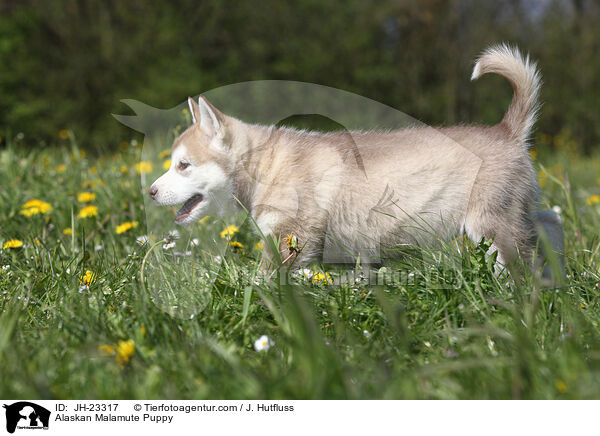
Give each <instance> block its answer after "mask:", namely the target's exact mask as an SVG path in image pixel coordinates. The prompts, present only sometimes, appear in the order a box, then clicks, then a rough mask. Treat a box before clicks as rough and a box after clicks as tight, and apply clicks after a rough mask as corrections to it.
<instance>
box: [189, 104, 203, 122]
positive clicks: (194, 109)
mask: <svg viewBox="0 0 600 436" xmlns="http://www.w3.org/2000/svg"><path fill="white" fill-rule="evenodd" d="M188 106H189V108H190V114H192V121H193V122H194V124H196V123H197V122H198V120H199V119H200V109H199V108H198V103H196V102H195V101H194V99H193V98H192V97H188Z"/></svg>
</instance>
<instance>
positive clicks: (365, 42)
mask: <svg viewBox="0 0 600 436" xmlns="http://www.w3.org/2000/svg"><path fill="white" fill-rule="evenodd" d="M599 9H600V8H599V6H598V4H597V2H594V1H586V0H544V1H539V2H529V1H525V0H499V1H485V2H482V1H477V0H445V1H444V0H422V1H417V0H401V1H394V0H382V1H380V2H377V3H370V2H362V1H359V0H346V1H344V2H341V1H334V2H322V1H317V0H300V1H297V2H295V3H294V4H293V5H292V4H286V3H281V2H279V1H275V0H263V1H261V2H245V1H242V2H233V1H230V0H225V1H218V0H203V1H198V0H195V1H192V0H179V1H177V2H168V1H156V2H152V3H151V5H150V3H149V2H147V1H143V0H128V1H127V2H120V1H117V0H86V1H85V2H81V1H77V0H55V1H52V2H47V1H40V0H22V1H18V2H17V1H15V0H0V13H1V15H0V96H1V98H0V131H2V130H7V129H10V130H11V131H12V132H13V133H16V132H18V131H22V132H25V134H26V138H30V141H31V143H32V144H34V143H35V144H37V143H38V141H39V140H40V139H42V140H44V141H46V142H47V143H52V142H54V141H55V140H56V137H57V132H58V131H59V130H61V129H64V128H69V129H72V130H74V131H75V133H76V135H77V136H78V137H79V138H80V139H81V140H82V142H83V143H84V145H86V146H89V147H95V148H100V149H103V148H107V147H108V148H109V147H113V146H114V145H115V144H116V143H118V141H119V140H120V138H122V137H130V136H131V134H132V133H131V131H129V130H127V129H125V128H124V127H122V126H120V125H119V124H118V123H117V122H116V121H115V120H114V119H112V117H111V116H110V113H112V112H117V113H123V112H126V111H127V109H125V108H124V106H122V105H121V104H120V103H119V100H120V99H122V98H133V99H137V100H141V101H144V102H146V103H148V104H150V105H154V106H157V107H163V108H168V107H171V106H174V105H176V104H178V103H180V102H181V101H183V100H184V99H185V98H186V97H187V96H188V95H195V94H198V93H200V92H202V91H206V90H209V89H211V88H214V87H217V86H222V85H225V84H230V83H235V82H241V81H246V80H257V79H286V80H299V81H306V82H313V83H318V84H323V85H328V86H332V87H336V88H341V89H345V90H348V91H351V92H356V93H358V94H361V95H365V96H367V97H370V98H373V99H375V100H378V101H381V102H383V103H386V104H388V105H390V106H393V107H396V108H397V109H399V110H402V111H404V112H406V113H408V114H410V115H412V116H414V117H416V118H419V119H421V120H422V121H424V122H426V123H428V124H450V123H456V122H481V123H494V122H497V121H499V120H500V119H501V117H502V114H503V112H504V111H505V110H506V107H507V106H508V104H509V101H510V98H511V94H512V93H511V90H510V87H509V86H508V84H507V83H506V82H505V81H504V80H502V79H501V78H498V77H489V78H488V77H486V78H485V79H482V80H481V81H478V82H477V83H474V84H471V83H470V82H469V78H470V72H471V71H470V70H471V68H472V65H473V59H474V57H475V56H476V55H477V54H478V53H479V52H480V51H481V50H483V49H484V48H485V47H487V46H488V45H489V44H491V43H495V42H500V41H507V42H511V43H515V44H518V45H519V46H520V47H521V48H522V49H523V50H524V51H529V52H530V53H531V55H532V57H533V58H535V59H538V60H539V63H540V66H541V68H542V71H543V75H544V78H545V86H544V88H543V94H542V96H543V99H544V103H545V105H544V109H543V112H542V118H541V120H540V123H539V124H538V128H539V130H542V131H545V132H548V133H551V134H553V133H556V132H558V131H559V130H561V129H562V128H566V127H569V128H570V129H571V131H572V132H573V134H574V135H576V137H577V138H579V139H581V140H582V141H583V144H584V145H585V146H586V147H587V148H588V149H589V148H591V147H593V146H596V145H597V144H598V142H599V139H600V125H598V123H596V122H595V121H596V119H595V118H596V117H597V115H596V114H597V113H598V105H599V104H600V99H598V97H597V90H598V81H599V80H600V74H599V73H600V61H599V60H598V59H597V53H598V52H599V50H598V48H599V47H598V45H599V44H600V30H598V29H599V28H600V26H597V25H596V23H597V22H598V18H599V14H600V12H599Z"/></svg>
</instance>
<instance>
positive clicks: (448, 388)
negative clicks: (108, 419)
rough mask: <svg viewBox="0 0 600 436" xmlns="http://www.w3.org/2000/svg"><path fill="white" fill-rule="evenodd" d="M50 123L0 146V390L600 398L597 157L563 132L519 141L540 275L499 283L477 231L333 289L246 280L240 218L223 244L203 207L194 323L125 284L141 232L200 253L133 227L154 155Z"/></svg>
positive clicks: (248, 240)
mask: <svg viewBox="0 0 600 436" xmlns="http://www.w3.org/2000/svg"><path fill="white" fill-rule="evenodd" d="M59 136H60V138H59V139H57V145H56V147H51V148H40V149H38V150H37V151H34V152H29V151H27V152H26V151H24V150H23V149H22V148H21V147H20V145H19V143H18V141H16V142H12V143H9V144H6V140H5V143H4V144H2V145H3V146H4V148H3V149H2V150H0V180H2V189H0V222H1V225H0V248H2V251H0V265H1V266H2V269H1V272H0V356H2V357H1V365H0V367H1V370H0V397H2V398H29V399H36V398H44V399H68V398H106V399H108V398H173V399H187V398H194V399H204V398H210V399H224V398H254V399H267V398H277V399H286V398H288V399H291V398H294V399H300V398H302V399H328V398H337V399H343V398H349V399H355V398H363V399H370V398H383V399H390V398H408V399H411V398H431V399H456V398H458V399H468V398H473V399H487V398H490V399H491V398H493V399H505V398H506V399H508V398H538V399H550V398H600V298H599V294H600V240H599V238H598V229H599V228H600V196H599V195H598V194H600V179H599V178H600V156H591V157H590V156H586V157H582V156H580V155H578V154H577V149H576V145H577V144H576V143H575V142H574V141H572V140H570V139H569V138H568V135H567V134H566V133H565V134H564V135H562V136H559V137H556V138H550V137H548V136H546V135H540V136H539V137H538V139H537V141H536V142H537V148H536V149H534V150H536V151H537V158H536V166H537V168H538V169H539V171H540V184H541V188H542V200H543V207H544V208H552V207H553V206H558V207H560V209H561V211H560V214H561V216H562V218H563V220H564V226H565V235H566V272H567V277H568V278H567V281H566V283H565V284H563V285H561V286H559V287H557V288H543V287H540V286H539V285H538V284H537V283H536V282H535V280H534V278H533V277H524V278H523V280H521V281H519V282H518V283H514V282H512V281H511V280H507V279H506V278H498V277H496V276H495V275H494V273H493V268H492V266H491V265H490V262H489V260H486V258H485V257H484V256H483V253H484V252H485V250H486V246H485V243H484V244H480V245H475V244H472V243H469V242H466V241H463V240H457V241H454V242H452V243H450V244H448V245H447V247H445V250H444V252H442V253H441V254H440V253H434V252H430V251H426V250H416V249H415V250H412V251H410V252H408V253H407V254H406V256H405V257H404V258H403V260H401V261H399V262H396V263H394V264H390V265H386V267H385V268H386V270H387V271H388V273H390V272H393V271H401V272H403V273H406V274H407V277H411V278H412V280H410V281H405V282H402V281H400V282H394V283H390V282H388V281H387V280H386V273H385V270H382V271H379V272H378V273H377V274H378V276H377V277H379V278H383V279H382V280H381V281H380V283H379V284H373V283H371V284H369V283H368V282H367V281H366V280H363V281H358V282H356V283H342V284H335V285H333V284H328V283H327V281H328V279H327V277H328V276H326V275H325V274H322V273H324V272H327V273H328V274H329V277H331V278H332V279H336V277H338V276H339V275H340V274H341V273H342V272H341V271H335V270H329V269H327V268H326V267H325V270H323V269H322V268H321V267H317V266H315V268H314V271H315V273H321V275H318V276H312V278H311V277H309V278H298V279H297V280H295V281H294V282H291V283H285V284H282V283H281V281H277V280H274V281H272V282H268V283H260V282H255V280H254V279H253V277H254V275H255V274H256V270H257V269H256V264H257V260H258V259H259V257H260V249H259V247H257V246H256V244H257V242H258V238H257V237H256V236H255V235H254V234H253V232H252V224H251V223H249V222H245V223H243V224H241V225H239V226H238V227H239V229H238V230H236V229H231V232H230V233H229V236H228V235H227V233H225V237H224V238H221V232H222V231H223V230H224V226H225V225H227V224H229V223H221V222H218V221H211V220H210V219H208V220H206V221H204V222H202V223H199V224H195V225H194V226H195V227H193V228H192V230H191V231H192V233H193V232H195V231H197V232H199V233H203V234H204V235H209V236H210V235H212V237H213V239H214V240H215V241H223V242H224V247H225V248H227V251H226V253H225V254H224V255H223V256H221V257H220V258H218V259H213V262H212V266H209V268H210V269H211V274H213V275H214V276H215V277H216V281H215V282H214V286H212V285H210V284H209V285H205V284H203V283H204V282H202V281H201V280H200V281H194V280H190V278H189V277H187V278H186V277H178V278H177V280H178V281H177V282H175V283H181V292H183V293H185V292H184V291H185V290H188V291H189V290H191V291H192V292H193V291H195V290H197V289H199V288H202V287H203V286H204V287H205V288H203V289H204V290H206V287H207V286H208V287H210V289H211V293H210V298H209V299H208V300H206V301H205V302H204V304H206V307H205V309H204V310H203V311H202V312H200V313H198V314H196V315H195V316H193V317H192V316H191V315H190V316H188V315H189V314H185V316H184V315H181V314H179V316H171V315H170V314H169V313H168V311H165V310H163V308H161V307H163V306H161V305H157V304H155V302H154V300H153V297H155V295H154V296H153V294H152V292H151V290H149V288H151V286H150V285H148V286H143V285H142V282H141V269H142V261H143V258H144V256H145V255H146V254H147V253H148V250H149V248H150V246H151V245H156V246H155V248H154V250H153V251H152V252H151V253H150V255H149V257H148V259H151V258H153V256H159V255H160V256H173V258H175V257H176V256H187V257H188V258H190V259H196V258H200V257H202V255H203V254H202V252H201V249H202V245H201V244H200V245H199V246H193V245H194V244H188V243H189V242H190V241H189V239H186V238H185V237H182V238H180V239H179V241H178V242H177V243H178V244H183V245H186V244H187V245H188V246H186V247H184V248H183V254H181V253H178V254H175V251H176V250H177V248H176V247H174V248H173V249H170V248H169V247H168V246H166V247H165V245H166V244H168V243H162V242H160V241H156V244H154V241H155V240H152V238H150V240H149V241H148V242H147V243H144V240H145V238H141V237H143V236H145V235H146V234H147V230H146V224H147V223H146V214H145V212H144V208H143V205H144V203H143V199H142V192H141V191H142V190H141V185H140V173H146V172H148V173H149V174H146V175H147V176H148V177H154V174H158V173H160V172H161V171H162V162H163V160H164V159H168V157H165V156H164V155H163V156H161V157H159V156H158V155H157V156H156V158H155V161H153V162H144V163H142V164H140V163H139V161H140V156H141V152H140V148H141V147H140V146H139V145H137V146H135V145H132V144H130V143H124V144H121V146H120V151H119V152H118V153H116V154H114V155H111V156H103V157H101V158H92V157H89V156H87V157H86V156H85V154H84V153H83V152H81V151H80V149H79V148H78V147H77V144H76V141H75V139H74V138H73V137H72V136H71V135H70V133H69V132H65V131H61V132H60V134H59ZM536 151H534V154H535V153H536ZM150 166H152V168H150ZM542 167H543V168H546V169H547V171H544V170H543V169H542ZM32 200H39V201H34V202H31V201H32ZM163 213H164V220H165V222H166V223H167V224H169V225H170V223H171V222H172V214H171V212H170V211H169V210H168V209H163ZM173 228H174V227H173ZM230 242H233V244H230ZM161 245H162V247H161ZM169 250H171V251H169ZM185 251H189V253H186V252H185ZM432 271H433V272H436V273H437V274H432ZM146 274H148V273H147V272H146ZM308 275H309V276H310V274H308ZM434 276H435V277H437V278H436V279H435V280H434V279H433V278H432V277H434ZM450 276H451V277H452V279H453V282H452V283H453V284H452V286H451V287H449V286H439V285H440V283H441V282H440V277H450ZM146 277H148V275H146ZM192 279H193V277H192ZM211 286H212V287H211ZM176 290H177V289H176ZM202 295H204V296H206V295H207V294H206V293H204V294H202ZM175 298H176V296H175ZM263 335H267V336H268V340H267V339H264V340H263V344H262V345H261V344H260V343H259V344H256V345H257V346H258V351H257V349H255V342H256V341H257V340H258V339H259V338H260V337H262V336H263ZM265 344H266V345H265ZM261 347H262V348H263V349H261Z"/></svg>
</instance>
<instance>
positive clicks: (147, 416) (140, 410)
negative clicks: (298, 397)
mask: <svg viewBox="0 0 600 436" xmlns="http://www.w3.org/2000/svg"><path fill="white" fill-rule="evenodd" d="M1 402H2V404H3V405H4V406H5V408H4V411H5V413H0V426H2V427H3V428H1V429H0V435H1V434H6V432H5V431H8V433H9V434H12V433H14V434H16V435H19V436H26V435H28V434H34V435H35V434H39V433H35V432H32V430H41V429H44V430H46V431H45V432H44V433H43V434H44V435H45V436H49V435H52V434H56V435H81V434H85V435H86V436H92V435H102V436H106V435H107V434H111V433H112V434H125V433H126V432H127V434H133V433H129V432H143V434H144V435H154V434H157V435H158V434H160V435H164V434H165V432H169V433H172V434H189V433H192V432H193V434H214V433H219V434H221V433H224V434H234V432H236V433H237V432H239V433H237V434H244V435H251V434H260V435H271V434H272V435H281V434H303V435H306V432H312V433H313V434H343V435H353V434H360V435H366V436H369V435H370V434H390V433H393V434H407V435H413V434H444V435H452V434H460V435H470V434H473V435H481V434H486V435H496V434H497V435H502V436H506V434H525V433H528V432H530V434H544V435H553V434H566V433H571V434H579V433H583V432H584V431H586V430H589V429H592V428H594V429H595V428H596V422H595V416H596V415H595V409H597V407H598V404H597V402H592V401H589V402H581V401H527V402H519V401H270V400H265V401H244V400H239V401H162V400H156V401H142V400H140V401H44V400H40V401H37V400H33V401H29V400H3V401H1ZM593 409H594V410H593ZM173 432H176V433H173Z"/></svg>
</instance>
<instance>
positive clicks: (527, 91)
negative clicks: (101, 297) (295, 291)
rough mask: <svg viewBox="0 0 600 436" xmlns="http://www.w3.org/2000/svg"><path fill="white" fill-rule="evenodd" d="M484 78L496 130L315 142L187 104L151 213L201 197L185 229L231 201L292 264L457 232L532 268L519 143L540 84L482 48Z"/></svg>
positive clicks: (525, 172) (511, 51) (528, 178)
mask: <svg viewBox="0 0 600 436" xmlns="http://www.w3.org/2000/svg"><path fill="white" fill-rule="evenodd" d="M486 73H497V74H500V75H502V76H504V77H505V78H506V79H508V81H509V82H510V83H511V84H512V86H513V89H514V98H513V101H512V103H511V105H510V107H509V109H508V111H507V113H506V115H505V117H504V119H503V120H502V121H501V122H500V123H499V124H497V125H495V126H473V125H471V126H455V127H444V128H438V129H434V128H430V127H427V128H420V127H419V128H409V129H401V130H394V131H386V132H376V131H375V132H333V133H319V132H310V131H300V130H295V129H290V128H280V127H275V126H260V125H250V124H246V123H244V122H242V121H240V120H238V119H235V118H233V117H230V116H227V115H225V114H223V113H221V112H220V111H219V110H218V109H216V108H215V107H214V106H212V105H211V104H210V103H209V102H208V101H207V100H206V99H204V98H203V97H200V98H199V100H198V102H197V103H196V102H195V101H193V100H191V99H190V100H189V105H190V110H191V111H192V114H193V117H194V121H195V122H194V124H193V125H192V126H190V127H189V128H188V129H187V130H186V131H185V132H184V133H183V134H182V135H181V136H180V137H179V138H177V140H176V141H175V143H174V144H173V151H172V162H173V163H172V166H171V168H170V169H169V170H168V172H167V173H166V174H165V175H163V176H162V177H161V178H159V179H158V180H157V181H156V182H155V183H154V184H153V185H152V187H151V194H152V196H153V198H155V200H156V201H157V202H159V203H160V204H175V203H181V202H184V201H186V200H188V199H189V198H191V197H192V196H193V195H194V194H201V195H202V198H203V200H202V201H201V202H200V203H199V204H197V205H195V206H194V207H193V210H192V212H191V213H190V214H189V217H188V218H186V219H185V220H184V221H183V222H191V221H194V220H197V219H199V218H202V217H203V216H205V215H207V214H209V213H222V214H223V213H227V211H229V210H231V209H232V208H233V207H234V206H235V205H236V203H237V202H238V201H239V202H240V203H241V204H242V205H243V206H244V207H245V208H246V209H247V210H248V211H250V213H251V214H252V217H253V218H254V220H255V222H256V223H257V224H258V226H259V228H260V230H261V232H262V233H263V234H264V235H265V236H266V237H274V238H275V239H279V240H280V241H281V243H280V246H279V249H280V252H281V255H282V258H285V257H286V256H287V255H288V253H289V251H288V247H287V246H286V244H285V243H284V242H283V239H284V238H285V237H286V236H288V235H291V234H293V235H296V236H297V237H298V240H299V246H300V247H302V251H301V252H300V254H299V262H298V264H302V263H308V262H311V261H313V260H324V261H331V262H339V261H344V260H347V259H348V257H351V256H350V255H354V256H356V255H360V256H361V259H362V260H370V259H378V258H379V255H380V254H381V253H382V252H386V250H389V249H391V248H393V247H394V246H398V245H400V244H417V245H427V244H432V243H435V241H436V240H437V239H438V238H440V237H455V236H456V235H458V234H460V232H463V231H464V232H466V234H467V235H468V236H469V237H470V238H471V239H473V240H474V241H478V240H480V239H481V238H482V237H485V238H493V239H494V248H495V249H497V250H498V251H499V260H500V262H501V263H503V264H507V263H510V262H512V261H514V260H516V259H517V257H518V256H519V255H520V256H521V257H522V258H523V259H524V260H525V261H526V262H530V261H531V260H532V255H533V252H534V248H535V244H536V204H537V183H536V174H535V171H534V168H533V166H532V163H531V161H530V158H529V153H528V143H527V138H528V137H529V136H530V133H531V129H532V126H533V124H534V121H535V117H536V111H537V95H538V90H539V86H540V77H539V73H538V71H537V69H536V66H535V64H533V63H532V62H530V61H529V59H528V58H523V56H522V55H521V54H520V53H519V51H518V50H517V49H515V48H510V47H508V46H505V45H501V46H495V47H491V48H489V49H488V50H486V51H485V52H484V53H483V54H482V56H481V57H480V58H479V59H478V60H477V63H476V65H475V68H474V70H473V76H472V78H473V79H476V78H478V77H480V76H481V75H483V74H486ZM181 163H184V164H185V163H187V164H190V165H189V166H188V167H186V168H184V167H185V165H181ZM265 246H267V244H265Z"/></svg>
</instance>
